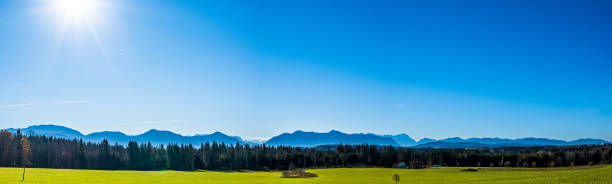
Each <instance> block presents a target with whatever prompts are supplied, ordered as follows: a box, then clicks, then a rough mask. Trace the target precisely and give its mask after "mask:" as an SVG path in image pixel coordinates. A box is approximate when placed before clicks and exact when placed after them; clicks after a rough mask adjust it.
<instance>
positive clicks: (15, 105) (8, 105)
mask: <svg viewBox="0 0 612 184" xmlns="http://www.w3.org/2000/svg"><path fill="white" fill-rule="evenodd" d="M30 105H32V103H22V104H7V105H0V107H25V106H30Z"/></svg>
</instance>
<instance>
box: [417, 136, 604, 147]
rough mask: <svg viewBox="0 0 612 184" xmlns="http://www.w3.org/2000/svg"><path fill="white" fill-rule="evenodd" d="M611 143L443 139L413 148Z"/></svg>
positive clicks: (595, 142) (540, 139)
mask: <svg viewBox="0 0 612 184" xmlns="http://www.w3.org/2000/svg"><path fill="white" fill-rule="evenodd" d="M607 143H610V142H608V141H605V140H601V139H579V140H575V141H569V142H567V141H562V140H555V139H546V138H522V139H505V138H468V139H461V138H458V137H453V138H447V139H442V140H440V141H435V142H428V143H423V144H418V145H416V146H413V148H483V147H492V148H495V147H517V146H569V145H586V144H607Z"/></svg>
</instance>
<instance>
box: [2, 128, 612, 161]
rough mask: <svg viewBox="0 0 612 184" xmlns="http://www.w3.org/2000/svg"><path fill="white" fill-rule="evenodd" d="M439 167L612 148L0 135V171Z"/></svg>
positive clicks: (584, 157)
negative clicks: (120, 141) (113, 140)
mask: <svg viewBox="0 0 612 184" xmlns="http://www.w3.org/2000/svg"><path fill="white" fill-rule="evenodd" d="M400 162H404V163H405V164H406V166H407V167H409V168H424V167H430V166H434V165H441V166H475V167H489V166H491V167H559V166H572V165H593V164H610V163H612V144H606V145H583V146H548V147H504V148H483V149H413V148H398V147H391V146H386V147H384V146H373V145H337V146H324V147H317V148H296V147H285V146H279V147H270V146H265V145H248V144H247V145H242V144H235V145H226V144H224V143H216V142H213V143H205V144H202V145H199V146H198V147H197V148H196V147H194V146H193V145H177V144H170V145H166V146H164V145H161V146H153V145H152V144H150V143H149V144H142V145H139V144H138V143H136V142H130V143H129V144H128V145H127V147H124V146H120V145H110V144H109V143H108V141H106V140H105V141H102V142H101V143H90V142H83V141H81V140H76V139H75V140H67V139H57V138H53V137H45V136H28V137H24V136H23V135H21V134H20V133H19V132H18V133H17V134H16V135H12V134H11V133H10V132H7V131H3V132H1V134H0V166H3V167H37V168H66V169H105V170H119V169H121V170H165V169H171V170H197V169H205V170H286V169H293V168H332V167H393V166H395V165H397V164H398V163H400Z"/></svg>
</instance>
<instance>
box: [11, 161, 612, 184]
mask: <svg viewBox="0 0 612 184" xmlns="http://www.w3.org/2000/svg"><path fill="white" fill-rule="evenodd" d="M462 169H465V168H457V167H445V168H430V169H420V170H413V169H381V168H364V169H361V168H342V169H313V170H308V172H312V173H316V174H318V175H319V177H317V178H280V176H281V173H280V172H209V171H203V172H181V171H96V170H73V169H27V172H26V181H25V182H24V183H104V184H111V183H236V184H238V183H240V184H243V183H270V184H275V183H279V184H280V183H283V184H286V183H321V184H326V183H347V184H348V183H351V184H353V183H383V184H384V183H389V184H391V183H395V182H394V181H393V180H392V176H393V174H395V173H397V174H399V175H400V182H399V183H400V184H401V183H411V184H412V183H612V165H607V166H594V167H571V168H546V169H524V168H481V169H480V171H478V172H465V171H461V170H462ZM21 172H22V169H21V168H0V183H22V182H21Z"/></svg>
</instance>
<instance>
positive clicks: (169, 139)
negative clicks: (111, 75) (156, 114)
mask: <svg viewBox="0 0 612 184" xmlns="http://www.w3.org/2000/svg"><path fill="white" fill-rule="evenodd" d="M6 130H8V131H10V132H13V133H15V132H16V131H17V129H14V128H11V129H6ZM20 131H21V132H22V134H25V135H44V136H51V137H57V138H65V139H83V140H84V141H91V142H101V141H102V140H104V139H107V140H108V142H109V143H111V144H114V143H118V144H121V145H127V143H128V142H129V141H136V142H140V143H147V142H151V144H155V145H160V144H164V145H167V144H170V143H175V144H193V145H195V146H198V145H200V144H201V143H205V142H213V141H215V142H219V143H221V142H223V143H225V144H236V143H241V144H244V143H247V142H246V141H243V140H242V139H241V138H240V137H233V136H228V135H225V134H223V133H221V132H215V133H213V134H208V135H195V136H183V135H180V134H176V133H173V132H170V131H163V130H155V129H152V130H149V131H147V132H145V133H143V134H140V135H126V134H124V133H121V132H111V131H104V132H95V133H91V134H89V135H83V134H82V133H80V132H78V131H76V130H73V129H70V128H67V127H63V126H57V125H36V126H30V127H27V128H23V129H20Z"/></svg>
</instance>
